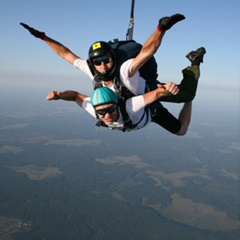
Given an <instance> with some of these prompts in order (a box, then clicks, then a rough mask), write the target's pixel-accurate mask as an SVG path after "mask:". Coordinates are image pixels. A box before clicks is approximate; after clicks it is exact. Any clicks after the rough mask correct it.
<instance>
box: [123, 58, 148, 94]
mask: <svg viewBox="0 0 240 240" xmlns="http://www.w3.org/2000/svg"><path fill="white" fill-rule="evenodd" d="M132 61H133V58H132V59H129V60H127V61H125V62H124V63H123V64H122V65H121V67H120V79H121V81H122V82H123V84H124V85H125V86H126V87H127V88H128V89H129V90H130V91H131V92H132V93H134V94H135V95H141V94H144V93H145V86H146V81H145V80H144V79H143V78H142V77H141V76H140V73H139V71H137V72H136V73H135V74H134V75H133V76H132V77H129V68H130V67H131V64H132Z"/></svg>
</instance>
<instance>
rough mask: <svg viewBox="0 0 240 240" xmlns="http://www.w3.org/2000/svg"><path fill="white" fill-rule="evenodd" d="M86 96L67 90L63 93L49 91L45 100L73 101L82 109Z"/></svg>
mask: <svg viewBox="0 0 240 240" xmlns="http://www.w3.org/2000/svg"><path fill="white" fill-rule="evenodd" d="M87 97H88V96H87V95H84V94H81V93H78V92H75V91H72V90H67V91H64V92H61V91H51V92H50V93H49V94H48V96H47V97H46V99H47V100H49V101H51V100H59V99H61V100H65V101H74V102H76V103H77V104H78V105H79V106H80V107H82V104H83V101H84V99H86V98H87Z"/></svg>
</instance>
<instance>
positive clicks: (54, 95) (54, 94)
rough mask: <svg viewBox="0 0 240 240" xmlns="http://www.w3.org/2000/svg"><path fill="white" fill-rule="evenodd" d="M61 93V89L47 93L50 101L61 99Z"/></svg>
mask: <svg viewBox="0 0 240 240" xmlns="http://www.w3.org/2000/svg"><path fill="white" fill-rule="evenodd" d="M60 95H61V92H60V91H51V92H50V93H49V94H48V95H47V97H46V99H47V100H48V101H51V100H58V99H60Z"/></svg>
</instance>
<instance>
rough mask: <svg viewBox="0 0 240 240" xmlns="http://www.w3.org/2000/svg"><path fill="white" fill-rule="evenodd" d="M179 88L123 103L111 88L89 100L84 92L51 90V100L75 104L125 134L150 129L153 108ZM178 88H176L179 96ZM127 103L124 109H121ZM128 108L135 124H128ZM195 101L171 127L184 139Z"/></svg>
mask: <svg viewBox="0 0 240 240" xmlns="http://www.w3.org/2000/svg"><path fill="white" fill-rule="evenodd" d="M172 87H174V88H176V85H175V84H174V83H171V82H170V83H167V84H166V85H161V84H159V85H158V87H157V88H156V89H155V90H152V91H150V92H147V93H145V94H143V95H138V96H134V97H132V98H129V99H127V100H126V101H124V102H122V103H120V102H119V98H118V97H117V95H116V93H115V92H113V91H112V90H111V89H110V88H108V87H100V88H98V89H96V90H95V91H94V92H93V94H92V96H91V97H89V96H87V95H84V94H82V93H78V92H75V91H71V90H68V91H64V92H61V91H51V92H50V93H49V94H48V96H47V98H46V99H47V100H49V101H50V100H59V99H61V100H66V101H75V102H76V103H77V104H78V105H79V106H80V107H82V108H83V109H84V110H86V111H87V112H88V113H89V114H91V115H92V116H93V117H95V118H98V119H100V120H101V121H102V124H101V126H106V127H108V128H110V129H118V130H122V131H131V130H138V129H141V128H143V127H145V126H147V125H148V124H149V123H150V122H151V121H153V119H152V118H153V117H155V116H154V111H153V109H151V106H152V103H153V102H155V101H157V100H159V99H161V97H164V96H168V95H169V94H170V93H169V89H171V88H172ZM177 93H178V89H176V94H177ZM121 104H124V106H121ZM122 108H124V109H125V111H126V113H127V114H128V117H129V118H130V120H131V124H130V125H129V123H127V124H125V122H124V116H123V115H125V114H126V113H124V112H123V111H122ZM191 110H192V102H186V103H184V105H183V108H182V110H181V111H180V114H179V118H178V119H176V118H174V117H173V118H171V119H168V121H169V120H170V124H172V125H173V126H174V128H175V134H176V135H178V136H183V135H185V134H186V132H187V130H188V126H189V124H190V120H191Z"/></svg>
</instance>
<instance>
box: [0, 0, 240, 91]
mask: <svg viewBox="0 0 240 240" xmlns="http://www.w3.org/2000/svg"><path fill="white" fill-rule="evenodd" d="M0 6H1V7H0V29H1V38H0V43H1V44H0V52H1V54H0V56H1V65H0V73H1V76H2V77H1V79H0V83H1V82H2V83H3V81H4V79H7V78H8V79H16V81H18V84H21V79H22V78H24V77H27V76H31V77H32V78H39V79H40V78H55V77H56V78H62V79H66V81H69V83H71V81H72V80H73V81H75V80H76V79H77V81H78V84H79V83H81V82H80V81H81V80H82V79H83V80H84V81H83V82H85V79H86V82H87V80H88V78H87V77H86V76H85V75H83V74H82V73H81V72H80V71H79V70H77V69H75V68H74V67H73V66H71V65H70V64H69V63H67V62H65V61H64V60H62V59H61V58H59V57H58V56H57V55H55V53H54V52H53V51H52V50H51V49H50V48H49V47H48V46H47V45H46V44H45V43H44V42H41V40H39V39H36V38H34V37H33V36H32V35H30V34H29V33H28V32H27V31H26V30H25V29H24V28H23V27H22V26H20V25H19V23H20V22H25V23H27V24H29V25H30V26H32V27H34V28H36V29H39V30H42V31H44V32H45V33H46V34H47V35H48V36H50V37H52V38H54V39H56V40H58V41H59V42H61V43H63V44H64V45H66V46H68V47H69V48H70V49H71V50H72V51H73V52H74V53H76V54H77V55H79V56H81V57H83V58H87V52H88V49H89V46H90V45H91V43H92V42H94V41H96V40H105V41H108V40H111V39H114V38H119V39H125V35H126V31H127V28H128V24H129V15H130V6H131V1H130V0H121V1H116V0H111V1H110V0H105V1H96V0H70V1H69V0H62V1H56V0H52V1H49V0H41V1H38V0H24V1H21V0H1V5H0ZM239 9H240V2H239V0H229V1H226V0H225V1H219V0H211V1H209V0H202V1H198V0H191V1H189V0H172V1H170V0H169V1H166V0H158V1H156V0H141V1H140V0H136V4H135V28H134V39H135V40H136V41H138V42H140V43H144V42H145V41H146V40H147V38H148V37H149V36H150V34H151V33H152V32H153V31H154V30H155V28H156V26H157V24H158V20H159V18H161V17H163V16H168V15H172V14H174V13H182V14H184V15H185V16H186V20H184V21H182V22H180V23H178V24H177V25H176V26H174V27H173V28H172V29H171V30H170V31H168V32H167V33H166V35H165V38H164V40H163V44H162V46H161V48H160V49H159V51H158V52H157V54H156V59H157V62H158V65H159V76H160V80H161V81H164V82H167V81H175V82H179V81H180V80H181V70H182V69H183V68H184V67H185V66H187V65H188V60H187V59H186V58H185V55H186V54H187V53H188V52H189V51H191V50H195V49H196V48H198V47H201V46H204V47H205V48H206V50H207V54H206V57H205V61H204V64H203V65H202V68H201V69H202V77H201V87H206V88H212V89H223V90H224V91H230V92H231V91H239V79H240V57H239V56H240V52H239V49H240V48H239V42H240V38H239V34H240V31H239V26H238V25H239V23H240V17H239ZM18 78H19V80H17V79H18ZM67 79H68V80H67ZM19 81H20V82H19ZM5 83H6V82H5ZM87 83H88V82H87ZM31 84H32V86H34V84H36V81H34V80H33V81H32V83H31ZM88 84H89V83H88ZM55 86H56V88H57V87H58V82H57V81H56V82H55ZM71 87H72V86H71V84H70V86H69V88H71ZM49 90H51V89H49ZM77 90H79V91H80V90H81V87H80V85H79V89H77Z"/></svg>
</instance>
